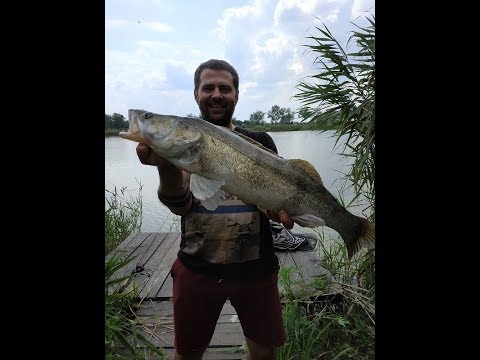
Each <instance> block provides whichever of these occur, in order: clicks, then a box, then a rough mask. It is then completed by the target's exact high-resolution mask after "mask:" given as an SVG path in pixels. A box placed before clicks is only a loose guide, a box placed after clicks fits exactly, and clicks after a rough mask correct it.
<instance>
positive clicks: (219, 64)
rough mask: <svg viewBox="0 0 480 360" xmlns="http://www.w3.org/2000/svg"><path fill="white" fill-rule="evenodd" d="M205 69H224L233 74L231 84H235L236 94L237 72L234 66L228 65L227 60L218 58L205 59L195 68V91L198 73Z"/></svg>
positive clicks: (198, 79)
mask: <svg viewBox="0 0 480 360" xmlns="http://www.w3.org/2000/svg"><path fill="white" fill-rule="evenodd" d="M205 69H211V70H225V71H228V72H229V73H230V74H232V76H233V85H234V86H235V90H236V92H237V95H238V83H239V79H238V73H237V70H235V68H234V67H233V66H232V65H230V64H229V63H228V62H226V61H225V60H218V59H210V60H208V61H205V62H204V63H201V64H200V66H199V67H198V68H197V70H195V77H194V80H193V82H194V85H195V91H198V87H199V86H200V74H201V73H202V71H203V70H205Z"/></svg>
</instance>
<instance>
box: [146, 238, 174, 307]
mask: <svg viewBox="0 0 480 360" xmlns="http://www.w3.org/2000/svg"><path fill="white" fill-rule="evenodd" d="M168 237H169V238H170V241H171V240H172V239H173V240H174V241H173V243H172V246H170V248H169V249H168V251H167V253H166V254H156V255H158V256H160V257H162V255H163V259H162V260H161V261H160V262H159V264H160V265H159V266H158V267H157V268H156V269H155V270H154V272H153V274H152V275H151V276H150V279H149V281H148V282H147V284H146V286H145V287H144V288H143V289H142V291H141V293H140V298H141V299H155V298H156V297H157V293H158V292H159V291H160V289H161V287H162V286H163V284H164V282H165V279H166V277H167V275H168V274H169V273H170V270H171V267H172V265H173V262H174V261H175V259H176V258H177V253H178V250H179V248H180V240H181V236H180V233H170V234H169V235H168ZM165 241H167V239H166V240H165ZM157 253H158V252H157Z"/></svg>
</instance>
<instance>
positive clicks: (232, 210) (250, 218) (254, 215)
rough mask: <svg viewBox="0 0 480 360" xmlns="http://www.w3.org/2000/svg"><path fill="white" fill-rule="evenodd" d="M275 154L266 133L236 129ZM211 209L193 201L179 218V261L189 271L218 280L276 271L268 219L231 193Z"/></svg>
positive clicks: (270, 139)
mask: <svg viewBox="0 0 480 360" xmlns="http://www.w3.org/2000/svg"><path fill="white" fill-rule="evenodd" d="M235 131H237V132H239V133H241V134H243V135H245V136H248V137H250V138H252V139H253V140H255V141H258V142H259V143H261V144H262V145H263V146H265V147H267V148H269V149H271V150H273V151H274V152H275V153H277V148H276V146H275V143H274V142H273V139H272V138H271V136H270V135H268V134H267V133H266V132H260V131H258V132H257V131H249V130H245V129H242V128H238V127H236V128H235ZM226 195H227V196H226V199H225V200H224V201H222V202H221V203H220V205H219V206H218V207H217V208H216V209H215V210H214V211H210V210H207V209H206V208H205V207H203V206H202V205H201V203H200V201H199V200H197V199H195V198H194V199H193V203H192V207H191V208H190V210H189V211H188V213H187V214H185V215H184V216H182V218H181V230H182V239H181V243H180V250H179V252H178V258H179V259H180V261H181V262H182V263H183V264H184V265H185V266H186V267H188V268H189V269H191V270H192V271H197V272H201V273H205V274H210V275H213V276H217V277H219V278H221V279H248V278H254V277H260V276H263V275H266V274H269V273H272V272H273V271H275V270H277V269H278V258H277V256H276V255H275V252H274V248H273V240H272V233H271V230H270V220H269V219H268V218H267V217H266V216H265V215H263V214H262V213H260V212H259V211H258V209H257V207H256V206H255V205H253V204H246V203H244V202H243V201H242V200H241V199H238V198H236V197H235V196H233V195H231V194H226Z"/></svg>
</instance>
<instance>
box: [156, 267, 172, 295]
mask: <svg viewBox="0 0 480 360" xmlns="http://www.w3.org/2000/svg"><path fill="white" fill-rule="evenodd" d="M170 273H171V269H170V270H169V271H168V274H167V276H166V278H165V282H164V283H163V285H162V287H161V288H160V291H159V292H158V293H157V299H171V298H172V297H173V279H172V276H171V274H170Z"/></svg>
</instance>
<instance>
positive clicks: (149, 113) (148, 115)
mask: <svg viewBox="0 0 480 360" xmlns="http://www.w3.org/2000/svg"><path fill="white" fill-rule="evenodd" d="M152 116H153V113H151V112H146V113H145V114H143V118H144V119H148V118H151V117H152Z"/></svg>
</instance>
